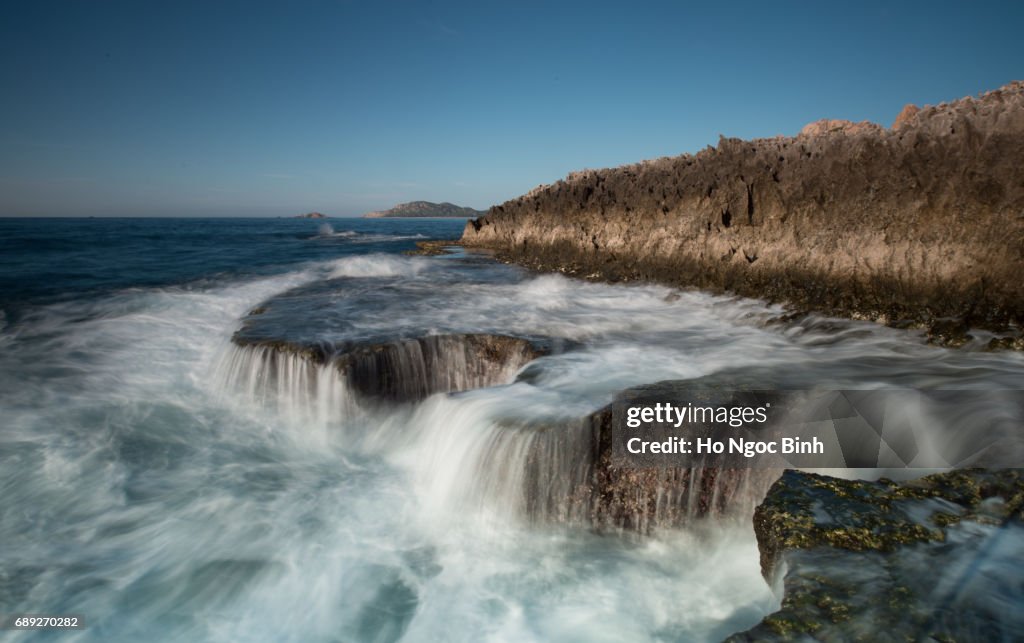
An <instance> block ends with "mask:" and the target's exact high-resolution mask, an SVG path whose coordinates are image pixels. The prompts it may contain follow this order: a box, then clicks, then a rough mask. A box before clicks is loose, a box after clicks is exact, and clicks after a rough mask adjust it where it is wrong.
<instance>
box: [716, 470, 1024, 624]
mask: <svg viewBox="0 0 1024 643" xmlns="http://www.w3.org/2000/svg"><path fill="white" fill-rule="evenodd" d="M1022 518H1024V477H1022V475H1021V471H1020V470H983V469H964V470H957V471H951V472H949V473H943V474H935V475H930V476H925V477H923V478H920V479H918V480H913V481H910V482H905V483H902V484H897V483H895V482H892V481H888V480H880V481H878V482H865V481H859V480H840V479H837V478H830V477H828V476H821V475H816V474H812V473H799V472H796V471H787V472H786V473H784V474H783V476H782V478H780V479H779V480H778V481H777V482H776V483H775V484H774V485H773V486H772V487H771V489H770V490H769V491H768V494H767V496H766V497H765V500H764V502H763V503H762V504H761V505H760V506H759V507H758V508H757V510H756V511H755V513H754V531H755V532H756V534H757V541H758V547H759V549H760V551H761V568H762V572H763V573H764V575H765V578H766V579H767V580H769V582H773V581H775V580H778V579H779V577H780V576H781V580H782V583H783V587H784V596H783V599H782V607H781V609H780V610H779V611H777V612H775V613H773V614H771V615H769V616H768V617H766V618H765V619H764V620H763V621H762V622H761V623H760V624H759V625H757V626H756V627H755V628H753V629H751V630H749V631H747V632H744V633H742V634H738V635H735V636H734V637H732V638H731V639H729V640H730V641H792V640H822V641H860V640H885V641H920V640H928V641H933V640H934V641H947V640H956V641H960V640H964V641H983V640H985V641H989V640H992V641H999V640H1005V641H1008V640H1020V638H1021V636H1022V635H1024V617H1022V616H1021V615H1020V610H1019V609H1016V607H1014V606H1019V605H1021V604H1022V603H1021V602H1022V601H1024V587H1022V586H1021V584H1020V582H1019V579H1020V574H1021V572H1022V571H1024V563H1022V562H1021V555H1022V554H1024V524H1022Z"/></svg>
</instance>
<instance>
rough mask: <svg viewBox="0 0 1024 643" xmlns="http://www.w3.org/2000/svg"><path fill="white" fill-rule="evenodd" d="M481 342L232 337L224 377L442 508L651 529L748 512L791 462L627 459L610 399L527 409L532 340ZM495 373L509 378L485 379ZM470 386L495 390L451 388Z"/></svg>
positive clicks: (226, 383)
mask: <svg viewBox="0 0 1024 643" xmlns="http://www.w3.org/2000/svg"><path fill="white" fill-rule="evenodd" d="M480 342H481V339H480V336H476V335H471V336H434V337H427V338H423V339H421V340H418V341H415V340H414V341H404V342H394V343H390V344H386V345H383V346H376V347H374V348H373V349H372V350H368V351H367V350H363V351H358V352H355V353H350V354H343V355H340V356H333V355H332V356H327V357H324V356H322V355H321V354H320V353H319V352H313V351H301V350H295V349H294V348H292V347H284V348H282V347H278V346H259V345H257V346H244V347H240V346H232V347H231V348H230V349H229V350H228V351H227V352H226V353H225V355H224V356H223V357H222V359H221V362H220V364H219V365H218V367H217V369H216V371H217V372H216V379H217V380H218V381H219V382H220V385H221V386H222V387H223V389H224V391H226V392H232V391H234V392H237V393H240V394H242V395H243V396H244V398H245V399H247V400H249V401H251V402H253V403H256V404H261V405H264V406H265V407H267V408H270V409H275V410H277V411H278V412H279V413H281V414H282V415H283V416H285V417H288V418H291V419H292V420H293V421H296V422H298V423H300V424H302V423H314V424H316V425H317V426H320V427H327V426H332V427H334V428H335V429H336V430H337V431H339V432H344V434H345V439H346V440H347V441H348V442H349V444H350V446H353V447H358V448H362V449H364V450H368V451H371V452H374V453H378V454H382V455H385V456H386V457H389V458H392V459H397V460H398V461H400V462H403V463H404V464H405V465H406V466H407V468H408V469H409V470H410V471H412V472H414V476H415V479H416V481H417V483H418V484H417V486H418V488H420V489H422V491H423V494H422V496H423V497H422V501H423V503H424V506H425V507H428V508H429V511H431V512H434V513H439V512H443V513H445V514H450V515H453V516H460V515H466V514H467V512H469V513H470V514H472V515H490V516H494V515H501V516H502V518H503V519H505V520H523V521H527V522H552V523H562V524H566V525H573V526H595V527H615V528H629V529H632V530H636V531H639V532H642V533H646V532H649V531H650V530H652V529H659V528H666V527H674V526H679V525H681V524H686V523H687V522H690V521H692V520H693V519H695V518H699V517H717V518H724V517H727V516H728V517H733V518H737V519H739V520H746V519H749V517H750V516H751V515H752V513H753V508H754V506H755V505H756V504H757V503H758V502H759V501H760V499H761V498H762V497H763V495H764V492H765V491H766V490H767V488H768V486H769V485H770V484H771V482H772V481H773V480H774V479H775V478H776V477H777V476H778V474H779V472H777V471H769V472H764V471H753V470H747V469H743V470H735V471H732V470H728V471H719V470H716V469H702V468H697V469H692V470H680V469H655V470H639V471H634V470H626V471H618V470H616V469H614V468H612V467H610V466H609V462H608V459H609V457H610V453H609V449H610V436H609V433H608V432H609V431H610V420H609V417H608V412H607V411H604V412H599V413H596V414H593V415H589V416H585V417H561V418H554V419H551V418H549V419H546V420H533V421H529V420H523V419H522V418H523V416H524V405H529V404H530V403H531V402H530V401H528V399H526V400H524V398H528V397H529V396H530V393H531V390H530V387H528V386H527V385H525V384H513V383H512V380H513V378H514V376H515V374H516V372H517V370H518V369H519V368H521V367H522V366H523V365H524V364H525V363H526V362H527V361H528V359H529V355H528V354H527V353H526V352H525V351H524V350H523V349H522V347H523V346H524V345H525V343H519V344H514V345H513V346H512V348H511V349H510V350H509V351H508V353H507V354H506V355H501V356H495V355H493V354H492V355H489V356H488V357H489V359H485V358H482V357H481V355H480V354H479V353H478V352H477V351H475V350H473V348H474V344H479V343H480ZM490 343H495V342H494V341H493V340H491V342H490ZM508 343H509V341H505V342H504V344H506V345H507V344H508ZM367 357H369V359H367ZM495 385H502V386H500V387H499V388H494V389H490V390H486V389H488V388H489V387H491V386H495ZM467 389H485V390H474V392H473V393H471V394H464V395H460V396H446V395H443V393H444V392H449V391H460V390H467ZM438 391H439V392H441V394H437V395H435V396H434V397H431V398H430V399H428V400H426V401H425V402H424V403H423V404H421V405H420V406H419V407H418V408H416V409H415V410H414V411H411V412H410V411H408V410H405V411H404V412H399V413H398V414H397V415H396V414H395V413H394V412H393V411H394V409H390V408H388V404H387V403H397V402H400V401H405V402H409V401H417V400H419V398H421V397H424V396H426V395H429V394H431V393H435V392H438ZM367 394H369V395H370V396H372V397H367ZM381 399H383V400H384V401H385V402H386V403H385V404H383V405H382V404H381ZM371 412H372V413H374V416H375V417H374V418H373V422H370V423H367V419H368V418H367V413H371ZM368 424H369V425H368ZM353 426H355V427H357V428H355V429H354V430H346V427H353Z"/></svg>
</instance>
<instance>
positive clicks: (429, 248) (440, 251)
mask: <svg viewBox="0 0 1024 643" xmlns="http://www.w3.org/2000/svg"><path fill="white" fill-rule="evenodd" d="M461 244H462V242H461V241H459V240H458V239H449V240H434V239H431V240H427V241H417V242H416V249H415V250H406V251H405V252H404V253H403V254H407V255H412V256H420V257H435V256H437V255H449V254H452V248H453V247H455V246H459V245H461Z"/></svg>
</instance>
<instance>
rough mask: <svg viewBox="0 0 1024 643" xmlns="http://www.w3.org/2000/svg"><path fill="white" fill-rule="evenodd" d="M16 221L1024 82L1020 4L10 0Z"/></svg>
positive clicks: (6, 125)
mask: <svg viewBox="0 0 1024 643" xmlns="http://www.w3.org/2000/svg"><path fill="white" fill-rule="evenodd" d="M0 11H2V18H0V80H2V87H3V96H4V98H3V100H2V101H0V215H4V216H45V215H50V216H76V215H81V216H88V215H96V216H102V215H113V216H176V215H177V216H278V215H282V216H286V215H291V214H295V213H299V212H306V211H309V210H319V211H322V212H326V213H329V214H333V215H339V216H345V215H357V214H361V213H363V212H366V211H368V210H373V209H380V208H385V207H390V206H391V205H394V204H395V203H398V202H402V201H408V200H413V199H427V200H432V201H441V200H447V201H453V202H456V203H459V204H463V205H469V206H472V207H476V208H486V207H488V206H490V205H492V204H495V203H500V202H502V201H504V200H506V199H509V198H512V197H515V196H517V195H519V194H522V193H523V192H525V191H527V190H529V189H530V188H532V187H534V186H535V185H537V184H539V183H550V182H552V181H554V180H557V179H559V178H561V177H563V176H564V175H565V174H567V173H568V172H570V171H572V170H577V169H582V168H585V167H606V166H613V165H621V164H623V163H629V162H634V161H638V160H641V159H645V158H653V157H659V156H667V155H676V154H680V153H683V152H694V151H697V150H699V149H701V148H702V147H704V146H706V145H708V144H714V143H716V142H717V140H718V136H719V134H725V135H727V136H738V137H743V138H750V137H758V136H774V135H775V134H794V133H796V132H797V131H798V130H799V129H800V127H802V126H803V125H804V124H805V123H807V122H809V121H812V120H816V119H818V118H823V117H829V118H847V119H851V120H858V121H859V120H864V119H868V120H873V121H877V122H880V123H883V124H886V125H888V124H890V123H891V122H892V119H893V118H894V117H895V115H896V114H897V113H898V112H899V110H900V108H901V107H902V106H903V105H904V104H905V103H908V102H913V103H918V104H926V103H931V104H934V103H938V102H942V101H944V100H951V99H955V98H959V97H962V96H965V95H969V94H977V93H979V92H981V91H985V90H988V89H994V88H996V87H998V86H1000V85H1002V84H1004V83H1006V82H1008V81H1010V80H1014V79H1020V78H1024V46H1022V45H1021V36H1020V29H1021V25H1022V24H1024V3H1018V2H1005V1H1004V2H972V3H967V2H962V3H942V2H891V1H890V2H862V3H825V2H782V1H780V2H751V3H746V2H729V3H719V2H715V3H710V2H708V3H701V4H698V3H686V2H654V3H645V2H637V3H627V2H621V3H620V2H616V3H604V2H597V1H591V2H580V3H555V2H536V3H534V2H502V3H495V2H486V1H477V2H452V3H434V2H365V1H360V2H338V1H336V2H299V1H295V2H279V3H257V2H229V1H227V0H206V1H204V2H196V3H192V2H181V1H178V2H138V1H134V2H104V1H102V0H94V1H89V2H86V1H73V2H49V1H46V0H38V1H36V2H21V3H14V2H6V3H4V5H3V8H2V9H0Z"/></svg>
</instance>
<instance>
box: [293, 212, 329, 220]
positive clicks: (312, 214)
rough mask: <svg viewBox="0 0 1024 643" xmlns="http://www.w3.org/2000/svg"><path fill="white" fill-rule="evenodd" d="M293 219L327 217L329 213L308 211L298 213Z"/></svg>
mask: <svg viewBox="0 0 1024 643" xmlns="http://www.w3.org/2000/svg"><path fill="white" fill-rule="evenodd" d="M292 218H293V219H326V218H327V215H326V214H324V213H323V212H307V213H306V214H296V215H295V216H294V217H292Z"/></svg>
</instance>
